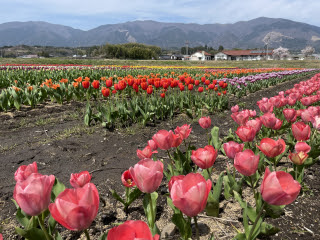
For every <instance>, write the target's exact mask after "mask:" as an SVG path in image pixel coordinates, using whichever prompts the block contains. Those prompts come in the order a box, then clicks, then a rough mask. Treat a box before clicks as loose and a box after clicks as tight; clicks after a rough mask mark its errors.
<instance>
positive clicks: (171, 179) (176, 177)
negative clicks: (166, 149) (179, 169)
mask: <svg viewBox="0 0 320 240" xmlns="http://www.w3.org/2000/svg"><path fill="white" fill-rule="evenodd" d="M183 178H184V175H178V176H172V177H171V178H170V181H169V183H168V189H169V192H171V188H172V185H173V183H174V182H175V181H176V180H181V179H183Z"/></svg>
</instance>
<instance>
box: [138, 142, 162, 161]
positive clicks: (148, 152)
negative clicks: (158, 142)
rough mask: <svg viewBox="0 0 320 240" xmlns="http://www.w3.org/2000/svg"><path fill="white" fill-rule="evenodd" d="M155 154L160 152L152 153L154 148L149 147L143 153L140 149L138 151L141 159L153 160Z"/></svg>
mask: <svg viewBox="0 0 320 240" xmlns="http://www.w3.org/2000/svg"><path fill="white" fill-rule="evenodd" d="M154 153H158V151H152V148H151V147H150V146H149V145H147V146H146V147H145V148H144V149H143V150H142V151H141V150H139V149H138V150H137V156H138V158H140V159H144V158H151V156H152V154H154Z"/></svg>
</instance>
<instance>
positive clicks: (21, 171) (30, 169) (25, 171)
mask: <svg viewBox="0 0 320 240" xmlns="http://www.w3.org/2000/svg"><path fill="white" fill-rule="evenodd" d="M32 173H38V167H37V163H36V162H33V163H31V164H29V165H22V166H20V167H19V168H18V170H17V171H16V172H15V174H14V179H15V180H16V181H17V182H18V181H24V180H26V179H27V178H28V177H29V176H30V175H31V174H32Z"/></svg>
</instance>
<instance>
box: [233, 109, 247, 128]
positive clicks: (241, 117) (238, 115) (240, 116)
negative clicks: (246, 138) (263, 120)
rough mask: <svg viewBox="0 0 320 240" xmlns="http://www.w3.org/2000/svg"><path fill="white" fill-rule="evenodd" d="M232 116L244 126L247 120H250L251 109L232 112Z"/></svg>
mask: <svg viewBox="0 0 320 240" xmlns="http://www.w3.org/2000/svg"><path fill="white" fill-rule="evenodd" d="M231 117H232V119H233V120H234V121H235V122H236V123H237V124H238V125H239V126H243V125H246V122H247V121H248V120H249V117H250V111H249V110H243V111H241V112H235V113H232V114H231Z"/></svg>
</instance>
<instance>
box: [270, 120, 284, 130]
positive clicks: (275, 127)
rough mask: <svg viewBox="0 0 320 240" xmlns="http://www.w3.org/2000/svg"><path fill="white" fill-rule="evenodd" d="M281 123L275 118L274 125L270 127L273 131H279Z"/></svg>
mask: <svg viewBox="0 0 320 240" xmlns="http://www.w3.org/2000/svg"><path fill="white" fill-rule="evenodd" d="M282 123H283V121H282V120H280V119H279V118H276V124H275V125H274V126H273V127H272V129H273V130H279V129H280V128H281V126H282Z"/></svg>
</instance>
